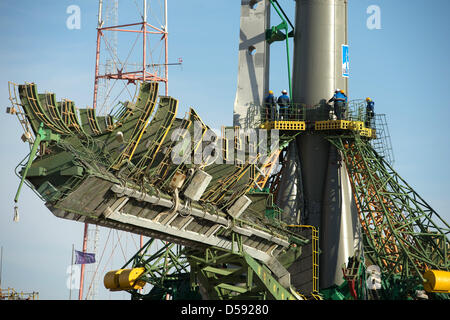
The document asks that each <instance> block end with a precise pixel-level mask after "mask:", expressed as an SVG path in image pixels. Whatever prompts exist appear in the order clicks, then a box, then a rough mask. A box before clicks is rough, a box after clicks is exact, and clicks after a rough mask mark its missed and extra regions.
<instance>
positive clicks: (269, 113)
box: [264, 90, 277, 121]
mask: <svg viewBox="0 0 450 320" xmlns="http://www.w3.org/2000/svg"><path fill="white" fill-rule="evenodd" d="M264 113H265V117H266V121H275V120H276V118H277V99H276V98H275V96H274V95H273V91H272V90H269V94H268V96H267V97H266V98H265V99H264Z"/></svg>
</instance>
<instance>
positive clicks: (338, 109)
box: [328, 89, 347, 120]
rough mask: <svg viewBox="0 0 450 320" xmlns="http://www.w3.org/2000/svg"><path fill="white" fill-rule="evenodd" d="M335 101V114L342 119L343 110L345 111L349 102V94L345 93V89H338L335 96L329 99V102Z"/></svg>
mask: <svg viewBox="0 0 450 320" xmlns="http://www.w3.org/2000/svg"><path fill="white" fill-rule="evenodd" d="M330 102H334V114H335V115H336V118H337V120H342V117H343V115H344V114H343V112H345V104H346V102H347V96H346V95H345V94H344V93H343V90H341V89H336V90H335V91H334V96H333V97H332V98H331V99H330V100H328V103H330Z"/></svg>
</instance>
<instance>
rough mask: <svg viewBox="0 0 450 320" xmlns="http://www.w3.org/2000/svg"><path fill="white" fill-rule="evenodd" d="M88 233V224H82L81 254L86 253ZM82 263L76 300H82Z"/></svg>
mask: <svg viewBox="0 0 450 320" xmlns="http://www.w3.org/2000/svg"><path fill="white" fill-rule="evenodd" d="M87 232H88V224H87V223H85V224H84V236H83V253H86V250H87V238H88V235H87ZM84 266H85V265H84V263H83V264H82V265H81V274H80V291H79V294H78V300H82V299H83V286H84Z"/></svg>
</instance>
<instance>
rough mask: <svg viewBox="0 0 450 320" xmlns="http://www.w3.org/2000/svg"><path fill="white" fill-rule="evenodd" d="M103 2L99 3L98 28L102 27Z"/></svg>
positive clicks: (100, 0) (101, 0)
mask: <svg viewBox="0 0 450 320" xmlns="http://www.w3.org/2000/svg"><path fill="white" fill-rule="evenodd" d="M102 11H103V0H99V1H98V25H97V27H98V28H101V27H102Z"/></svg>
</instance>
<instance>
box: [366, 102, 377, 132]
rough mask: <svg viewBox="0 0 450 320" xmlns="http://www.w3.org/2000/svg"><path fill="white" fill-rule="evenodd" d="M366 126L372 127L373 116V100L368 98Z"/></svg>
mask: <svg viewBox="0 0 450 320" xmlns="http://www.w3.org/2000/svg"><path fill="white" fill-rule="evenodd" d="M366 102H367V106H366V127H367V128H371V127H372V119H373V118H374V117H375V102H374V101H372V99H370V98H366Z"/></svg>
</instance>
